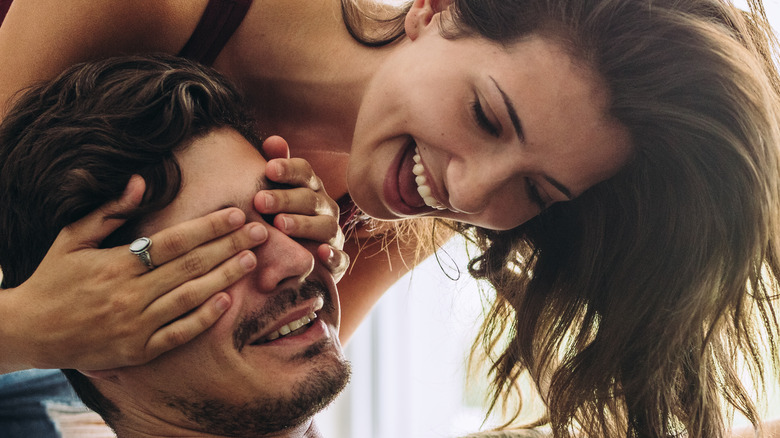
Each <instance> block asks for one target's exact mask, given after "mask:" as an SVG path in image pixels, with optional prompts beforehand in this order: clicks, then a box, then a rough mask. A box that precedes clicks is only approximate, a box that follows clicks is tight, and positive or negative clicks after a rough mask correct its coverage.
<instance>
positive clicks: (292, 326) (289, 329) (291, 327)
mask: <svg viewBox="0 0 780 438" xmlns="http://www.w3.org/2000/svg"><path fill="white" fill-rule="evenodd" d="M315 319H317V314H316V313H314V312H312V313H310V314H308V315H306V316H304V317H303V318H301V319H297V320H295V321H293V322H291V323H289V324H285V325H283V326H281V327H279V329H278V330H276V331H275V332H273V333H271V334H269V335H268V336H266V338H265V340H266V341H273V340H274V339H279V338H280V337H282V336H287V335H289V334H290V333H293V332H294V331H296V330H298V329H300V328H301V327H303V326H305V325H306V324H308V323H310V322H312V321H313V320H315Z"/></svg>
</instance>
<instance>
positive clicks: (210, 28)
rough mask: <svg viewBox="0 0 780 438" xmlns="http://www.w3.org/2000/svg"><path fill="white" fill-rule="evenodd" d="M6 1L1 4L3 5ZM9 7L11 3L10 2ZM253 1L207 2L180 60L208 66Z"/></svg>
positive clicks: (180, 54)
mask: <svg viewBox="0 0 780 438" xmlns="http://www.w3.org/2000/svg"><path fill="white" fill-rule="evenodd" d="M3 1H6V0H0V2H3ZM9 3H10V2H9ZM251 4H252V0H209V3H208V5H207V6H206V10H205V11H203V16H202V17H200V22H198V25H197V27H195V30H194V31H193V32H192V35H191V36H190V39H189V40H188V41H187V44H185V45H184V47H183V48H182V49H181V51H180V52H179V56H183V57H185V58H188V59H191V60H193V61H198V62H200V63H202V64H206V65H211V64H213V63H214V60H215V59H217V56H218V55H219V52H221V51H222V48H223V47H225V44H227V42H228V40H229V39H230V37H231V36H233V33H234V32H235V31H236V29H238V26H239V25H240V24H241V22H242V21H243V20H244V17H245V16H246V12H247V10H249V6H250V5H251Z"/></svg>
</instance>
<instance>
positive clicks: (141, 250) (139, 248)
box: [130, 237, 155, 270]
mask: <svg viewBox="0 0 780 438" xmlns="http://www.w3.org/2000/svg"><path fill="white" fill-rule="evenodd" d="M151 247H152V239H150V238H148V237H139V238H138V239H135V240H134V241H133V243H131V244H130V252H131V253H133V254H135V256H136V257H138V260H140V261H141V263H143V264H144V266H146V267H147V268H149V270H152V269H154V268H155V266H154V263H152V256H151V254H149V248H151Z"/></svg>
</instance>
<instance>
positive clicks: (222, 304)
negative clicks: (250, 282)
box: [214, 296, 230, 312]
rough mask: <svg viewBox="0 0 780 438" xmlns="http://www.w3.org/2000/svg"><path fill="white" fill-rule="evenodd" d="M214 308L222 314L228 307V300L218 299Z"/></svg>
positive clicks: (224, 297) (226, 298) (224, 298)
mask: <svg viewBox="0 0 780 438" xmlns="http://www.w3.org/2000/svg"><path fill="white" fill-rule="evenodd" d="M214 307H216V309H217V311H218V312H224V311H225V310H227V309H228V307H230V300H229V299H228V297H226V296H222V297H220V298H219V299H218V300H217V302H216V303H214Z"/></svg>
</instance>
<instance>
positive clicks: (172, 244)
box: [161, 230, 187, 254]
mask: <svg viewBox="0 0 780 438" xmlns="http://www.w3.org/2000/svg"><path fill="white" fill-rule="evenodd" d="M161 244H162V245H161V246H162V247H163V249H164V250H165V251H167V252H169V253H172V254H180V253H183V252H184V251H186V250H187V238H186V237H185V235H184V233H182V232H181V231H173V230H171V232H170V233H169V234H166V235H165V236H164V237H163V239H162V242H161Z"/></svg>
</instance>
